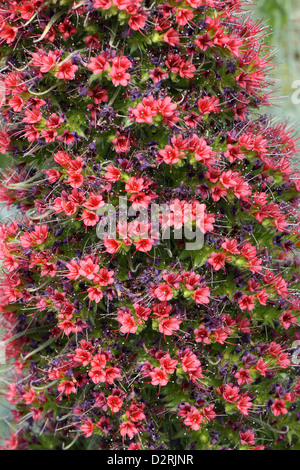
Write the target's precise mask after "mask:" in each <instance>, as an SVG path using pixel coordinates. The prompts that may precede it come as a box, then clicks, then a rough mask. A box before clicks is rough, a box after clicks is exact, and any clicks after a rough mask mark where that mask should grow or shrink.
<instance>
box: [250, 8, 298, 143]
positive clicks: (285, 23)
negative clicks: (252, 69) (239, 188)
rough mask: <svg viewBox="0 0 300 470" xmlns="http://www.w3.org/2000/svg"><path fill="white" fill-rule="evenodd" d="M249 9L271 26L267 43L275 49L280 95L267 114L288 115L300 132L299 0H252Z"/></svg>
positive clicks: (274, 73) (275, 76)
mask: <svg viewBox="0 0 300 470" xmlns="http://www.w3.org/2000/svg"><path fill="white" fill-rule="evenodd" d="M253 3H254V4H253V5H249V9H250V10H252V11H253V15H254V17H255V18H257V19H263V18H264V20H265V21H264V22H265V23H267V24H268V25H269V26H270V28H271V29H270V34H269V35H268V36H266V37H265V43H266V44H267V45H269V46H270V48H271V49H273V50H274V48H275V50H276V54H275V61H276V66H275V67H274V70H273V73H272V75H273V77H274V79H275V88H276V92H275V94H274V96H276V98H278V100H276V101H275V102H274V104H276V106H273V107H272V108H269V109H268V110H267V112H268V113H270V114H272V115H275V116H277V117H278V119H281V120H282V119H285V118H288V119H289V121H290V123H291V126H292V127H293V128H294V129H295V130H296V131H297V132H298V134H299V135H300V0H253Z"/></svg>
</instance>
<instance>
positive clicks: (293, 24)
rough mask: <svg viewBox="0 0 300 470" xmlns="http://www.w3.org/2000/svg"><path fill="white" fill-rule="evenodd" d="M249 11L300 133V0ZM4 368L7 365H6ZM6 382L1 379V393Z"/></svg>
mask: <svg viewBox="0 0 300 470" xmlns="http://www.w3.org/2000/svg"><path fill="white" fill-rule="evenodd" d="M247 10H248V11H249V15H251V17H252V18H255V19H259V20H262V19H263V21H264V22H265V23H267V24H268V25H269V26H270V28H271V29H270V33H269V34H268V35H266V36H265V43H266V44H267V45H268V46H269V47H270V49H271V50H274V48H275V49H276V56H275V57H276V59H275V60H276V63H277V64H276V66H275V67H274V70H273V77H274V79H275V83H276V92H275V93H274V97H276V101H275V102H274V104H276V106H273V107H271V108H268V109H267V110H266V112H268V113H270V114H272V115H273V116H274V117H275V119H278V120H284V119H287V120H289V122H290V124H291V127H292V128H294V129H295V130H296V131H297V133H298V134H299V136H300V0H253V2H252V1H251V2H250V1H249V4H248V6H247ZM5 162H6V159H5V156H3V155H0V168H3V167H4V166H5ZM10 215H11V214H9V213H8V212H7V211H6V209H5V208H2V209H1V210H0V221H7V220H8V219H9V218H10ZM3 369H5V367H4V368H3V367H2V370H3ZM0 377H1V365H0ZM2 384H3V382H1V378H0V395H1V385H2ZM2 403H3V402H2ZM3 405H4V403H3ZM7 415H8V409H7V403H5V405H4V406H2V407H1V398H0V418H1V417H2V418H3V417H5V416H7ZM7 427H8V426H7V424H6V423H5V421H3V420H1V421H0V445H1V437H3V436H4V435H7Z"/></svg>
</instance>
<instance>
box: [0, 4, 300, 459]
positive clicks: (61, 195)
mask: <svg viewBox="0 0 300 470" xmlns="http://www.w3.org/2000/svg"><path fill="white" fill-rule="evenodd" d="M246 4H247V1H246V0H169V2H165V1H162V2H156V1H154V2H149V1H148V0H144V1H142V0H82V1H78V2H76V1H75V2H73V1H70V0H58V1H55V2H54V1H51V0H31V1H28V0H21V1H11V0H1V1H0V43H1V60H2V67H1V80H2V83H3V89H4V90H5V98H4V99H3V100H2V105H1V115H2V121H1V130H0V152H1V153H3V154H4V153H5V154H7V155H9V156H10V158H11V165H10V167H9V168H6V169H3V170H2V173H1V181H0V201H1V202H2V203H5V204H6V205H7V207H15V208H16V209H17V216H16V219H15V220H14V221H13V222H8V223H6V224H3V225H2V226H1V227H0V249H1V259H2V274H1V281H0V294H1V295H0V306H1V307H0V308H1V328H2V329H3V328H4V329H5V336H4V338H3V340H4V341H5V344H6V356H7V358H8V362H9V363H11V364H12V366H13V371H14V372H13V373H12V381H11V383H7V389H6V390H5V394H6V397H7V399H8V401H9V402H10V403H11V404H12V405H13V409H12V419H13V420H14V422H15V423H14V425H13V429H15V431H14V432H12V434H11V436H10V437H9V438H7V439H6V441H5V442H6V444H5V447H6V448H9V449H28V448H29V449H41V448H42V449H56V448H72V449H73V448H75V449H76V448H79V449H123V448H125V449H130V450H139V449H142V450H145V449H173V448H176V449H233V448H235V449H256V450H260V449H264V448H276V449H277V448H278V449H280V448H286V447H294V448H299V446H300V443H299V436H300V425H299V417H300V378H299V372H298V371H299V364H298V362H299V361H298V362H297V357H298V356H297V351H298V350H297V347H298V346H297V345H298V344H300V343H297V340H300V330H299V326H298V318H299V314H300V313H299V312H300V298H299V294H298V293H299V291H298V290H297V289H298V288H299V270H298V268H299V260H298V259H297V256H296V250H297V247H299V246H300V243H299V214H298V212H297V210H298V204H299V193H300V175H299V174H297V172H296V171H295V168H294V166H295V162H294V159H295V157H294V154H295V152H296V143H295V139H294V138H293V135H292V134H291V133H289V131H288V130H287V127H286V125H279V124H274V123H272V121H271V120H270V119H268V117H267V116H265V115H263V114H262V113H260V112H259V108H262V107H265V106H269V105H270V93H269V85H270V84H271V82H270V79H269V72H270V69H271V68H272V63H271V62H270V60H271V59H270V52H269V50H268V49H267V48H265V47H264V46H263V45H262V43H261V38H262V36H263V35H264V33H265V28H264V26H262V25H261V24H260V23H259V24H257V23H255V22H253V21H252V19H250V18H249V16H248V15H247V12H246ZM125 199H126V200H127V203H128V209H129V210H131V212H130V214H129V213H128V214H129V215H128V217H126V219H125V220H118V222H117V224H116V231H115V233H113V234H110V233H108V234H107V235H106V236H105V237H104V238H103V239H102V238H101V237H99V231H98V228H99V224H101V223H105V221H106V220H107V214H106V213H105V212H104V211H103V210H104V208H106V207H107V206H109V207H110V208H111V209H112V210H113V211H114V214H116V215H117V216H119V215H120V213H121V201H122V200H125ZM154 204H156V205H158V206H160V207H163V211H162V212H161V213H160V215H159V218H158V219H159V223H160V224H159V225H160V228H158V227H157V226H156V224H154V223H153V222H152V221H151V222H149V221H148V222H147V221H146V222H145V221H143V220H140V219H139V218H138V217H137V215H136V214H137V213H138V212H139V211H140V212H143V213H144V214H145V213H146V214H150V211H151V207H152V206H153V205H154ZM184 225H188V226H189V228H190V229H191V230H194V232H195V233H197V231H198V233H199V234H200V235H201V240H202V246H200V247H198V248H197V249H187V246H186V242H187V241H188V239H187V238H188V237H187V235H186V232H185V233H184V234H183V233H181V235H178V233H179V231H180V230H182V228H183V226H184ZM158 232H162V233H158ZM167 232H169V233H170V236H169V237H166V236H165V237H164V236H162V234H163V233H164V234H165V233H167Z"/></svg>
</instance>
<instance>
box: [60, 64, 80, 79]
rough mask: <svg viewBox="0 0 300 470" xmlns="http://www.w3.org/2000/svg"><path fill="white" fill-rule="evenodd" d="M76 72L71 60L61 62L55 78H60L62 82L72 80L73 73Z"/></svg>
mask: <svg viewBox="0 0 300 470" xmlns="http://www.w3.org/2000/svg"><path fill="white" fill-rule="evenodd" d="M77 70H78V67H77V65H74V64H73V62H72V60H67V62H63V63H62V64H60V65H59V67H58V71H57V72H56V76H57V78H62V79H63V80H74V78H75V72H76V71H77Z"/></svg>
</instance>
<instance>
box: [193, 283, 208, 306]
mask: <svg viewBox="0 0 300 470" xmlns="http://www.w3.org/2000/svg"><path fill="white" fill-rule="evenodd" d="M209 296H210V290H209V288H208V287H198V288H197V289H196V290H195V292H194V293H193V299H194V301H195V302H196V304H200V305H204V304H208V303H209Z"/></svg>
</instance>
